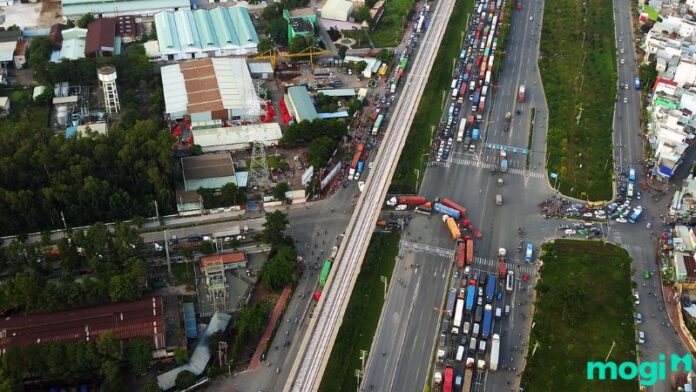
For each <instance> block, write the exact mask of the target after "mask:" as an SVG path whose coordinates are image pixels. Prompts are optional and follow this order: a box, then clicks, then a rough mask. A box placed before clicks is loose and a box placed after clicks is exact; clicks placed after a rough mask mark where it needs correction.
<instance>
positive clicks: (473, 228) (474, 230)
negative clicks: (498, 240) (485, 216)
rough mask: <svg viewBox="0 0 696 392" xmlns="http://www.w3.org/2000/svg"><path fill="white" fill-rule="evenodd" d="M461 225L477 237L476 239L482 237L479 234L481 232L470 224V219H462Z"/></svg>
mask: <svg viewBox="0 0 696 392" xmlns="http://www.w3.org/2000/svg"><path fill="white" fill-rule="evenodd" d="M462 226H463V227H465V228H466V229H467V230H469V231H470V232H471V234H473V235H474V237H476V238H478V239H481V237H483V236H482V235H481V232H480V231H478V230H476V228H475V227H474V225H472V224H471V221H470V220H468V219H464V221H463V222H462Z"/></svg>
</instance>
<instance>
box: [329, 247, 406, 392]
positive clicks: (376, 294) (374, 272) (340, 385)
mask: <svg viewBox="0 0 696 392" xmlns="http://www.w3.org/2000/svg"><path fill="white" fill-rule="evenodd" d="M399 238H400V234H399V233H375V234H374V235H373V236H372V241H370V246H369V247H368V248H367V254H366V255H365V261H364V262H363V264H362V269H361V270H360V275H358V279H357V280H356V281H355V287H354V288H353V295H351V297H350V302H349V303H348V308H347V309H346V313H345V315H344V317H343V323H342V324H341V329H340V330H339V331H338V336H337V337H336V342H335V343H334V346H333V350H332V352H331V357H330V358H329V362H328V364H327V366H326V371H325V372H324V378H323V380H322V382H321V387H320V388H319V390H320V391H326V392H328V391H331V392H341V391H343V392H353V391H355V390H356V381H357V380H356V379H355V369H359V368H360V364H361V361H360V350H365V351H368V352H369V350H370V347H371V346H372V339H373V337H374V334H375V331H376V329H377V324H378V322H379V317H380V315H381V313H382V306H383V305H384V283H382V280H381V277H382V276H385V277H386V278H387V281H389V282H391V275H392V272H393V270H394V265H395V263H396V256H397V255H398V253H399Z"/></svg>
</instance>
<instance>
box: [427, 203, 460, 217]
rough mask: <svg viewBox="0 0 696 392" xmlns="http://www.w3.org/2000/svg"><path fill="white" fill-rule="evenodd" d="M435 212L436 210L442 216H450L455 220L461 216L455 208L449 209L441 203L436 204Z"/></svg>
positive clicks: (434, 206)
mask: <svg viewBox="0 0 696 392" xmlns="http://www.w3.org/2000/svg"><path fill="white" fill-rule="evenodd" d="M433 210H435V212H437V213H440V214H445V215H449V216H451V217H452V218H454V219H459V218H460V216H461V214H460V213H459V211H457V210H455V209H454V208H450V207H447V206H445V205H443V204H441V203H434V204H433Z"/></svg>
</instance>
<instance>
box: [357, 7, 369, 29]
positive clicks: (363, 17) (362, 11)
mask: <svg viewBox="0 0 696 392" xmlns="http://www.w3.org/2000/svg"><path fill="white" fill-rule="evenodd" d="M355 20H356V21H358V22H361V23H362V22H364V21H367V23H369V24H370V26H372V15H370V9H369V8H367V7H365V6H364V5H363V6H360V7H358V9H357V10H355Z"/></svg>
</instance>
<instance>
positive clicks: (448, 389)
mask: <svg viewBox="0 0 696 392" xmlns="http://www.w3.org/2000/svg"><path fill="white" fill-rule="evenodd" d="M453 378H454V370H453V369H452V368H451V367H449V366H448V367H447V368H445V380H444V381H443V383H442V392H453V389H452V380H453Z"/></svg>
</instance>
